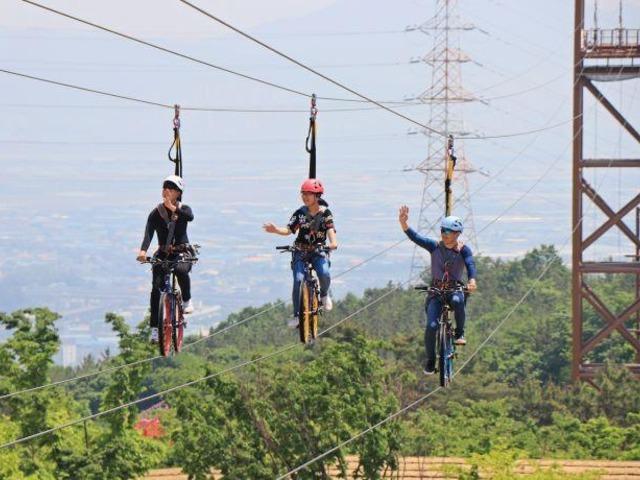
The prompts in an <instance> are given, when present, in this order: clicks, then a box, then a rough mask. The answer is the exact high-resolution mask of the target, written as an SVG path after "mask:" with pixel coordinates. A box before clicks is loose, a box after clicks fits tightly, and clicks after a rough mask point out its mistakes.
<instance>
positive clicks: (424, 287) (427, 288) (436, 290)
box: [413, 285, 471, 295]
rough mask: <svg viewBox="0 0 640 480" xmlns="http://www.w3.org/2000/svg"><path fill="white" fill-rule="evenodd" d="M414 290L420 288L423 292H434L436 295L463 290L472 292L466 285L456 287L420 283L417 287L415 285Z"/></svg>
mask: <svg viewBox="0 0 640 480" xmlns="http://www.w3.org/2000/svg"><path fill="white" fill-rule="evenodd" d="M413 289H414V290H420V291H422V292H427V293H434V294H436V295H443V294H447V293H454V292H463V293H471V292H469V289H468V288H467V286H466V285H459V286H457V287H455V288H438V287H433V286H429V285H418V286H417V287H413Z"/></svg>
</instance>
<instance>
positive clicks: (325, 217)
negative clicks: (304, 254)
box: [287, 206, 335, 246]
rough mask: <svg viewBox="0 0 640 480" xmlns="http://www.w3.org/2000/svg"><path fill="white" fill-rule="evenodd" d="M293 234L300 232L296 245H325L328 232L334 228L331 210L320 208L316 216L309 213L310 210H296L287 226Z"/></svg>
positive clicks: (302, 208) (301, 208)
mask: <svg viewBox="0 0 640 480" xmlns="http://www.w3.org/2000/svg"><path fill="white" fill-rule="evenodd" d="M287 227H289V230H291V232H292V233H296V232H298V236H297V237H296V244H299V245H303V246H310V245H315V244H318V243H321V244H323V245H324V243H325V242H326V240H327V232H328V231H329V230H331V229H332V228H333V229H335V226H334V225H333V215H332V214H331V210H329V209H328V208H326V207H320V211H319V212H318V213H317V214H316V215H315V216H313V215H311V213H309V209H308V208H307V207H306V206H305V207H300V208H299V209H298V210H296V211H295V212H294V213H293V215H291V219H290V220H289V223H288V224H287Z"/></svg>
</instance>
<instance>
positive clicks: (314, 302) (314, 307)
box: [310, 288, 320, 340]
mask: <svg viewBox="0 0 640 480" xmlns="http://www.w3.org/2000/svg"><path fill="white" fill-rule="evenodd" d="M310 307H311V338H312V339H314V340H315V339H316V338H317V337H318V317H319V315H320V313H319V312H320V310H319V309H318V292H317V290H316V289H315V288H314V289H313V291H312V292H311V305H310Z"/></svg>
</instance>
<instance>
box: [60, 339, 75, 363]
mask: <svg viewBox="0 0 640 480" xmlns="http://www.w3.org/2000/svg"><path fill="white" fill-rule="evenodd" d="M77 362H78V349H77V347H76V345H75V343H63V344H62V366H63V367H72V366H74V365H77Z"/></svg>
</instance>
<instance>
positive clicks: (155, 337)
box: [151, 327, 158, 343]
mask: <svg viewBox="0 0 640 480" xmlns="http://www.w3.org/2000/svg"><path fill="white" fill-rule="evenodd" d="M151 343H158V329H157V328H156V327H151Z"/></svg>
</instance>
